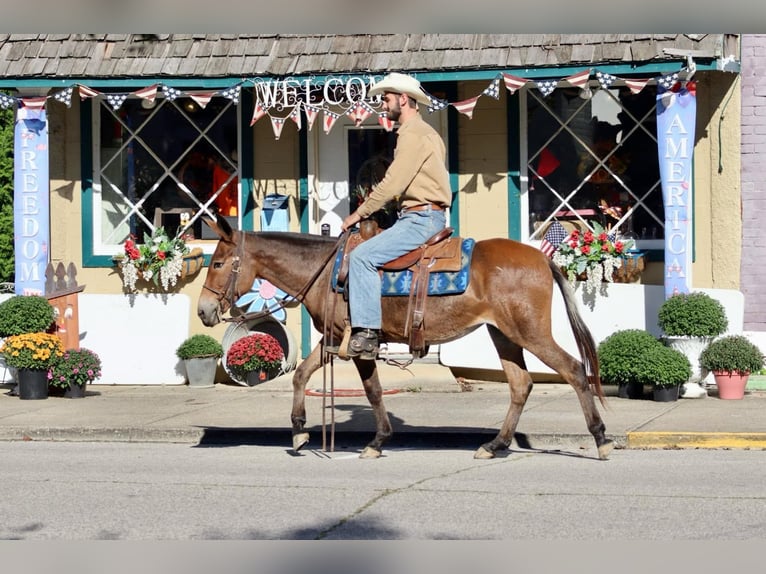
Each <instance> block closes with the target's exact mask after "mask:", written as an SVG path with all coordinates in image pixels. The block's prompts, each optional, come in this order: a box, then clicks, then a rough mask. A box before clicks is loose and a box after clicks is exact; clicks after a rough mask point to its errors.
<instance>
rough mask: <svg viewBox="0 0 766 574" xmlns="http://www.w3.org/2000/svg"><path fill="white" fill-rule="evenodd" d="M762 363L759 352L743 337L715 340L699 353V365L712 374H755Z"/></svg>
mask: <svg viewBox="0 0 766 574" xmlns="http://www.w3.org/2000/svg"><path fill="white" fill-rule="evenodd" d="M763 362H764V357H763V353H761V350H760V349H759V348H758V347H757V346H756V345H755V344H754V343H752V342H751V341H750V340H749V339H748V338H747V337H745V336H744V335H728V336H726V337H721V338H720V339H716V340H715V341H713V342H712V343H710V344H709V345H708V346H707V347H705V349H703V351H702V353H700V365H702V367H703V368H705V369H707V370H708V371H712V372H714V373H715V372H725V373H740V374H744V373H755V372H758V371H759V370H760V369H762V368H763Z"/></svg>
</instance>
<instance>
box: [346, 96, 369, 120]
mask: <svg viewBox="0 0 766 574" xmlns="http://www.w3.org/2000/svg"><path fill="white" fill-rule="evenodd" d="M373 113H375V110H373V109H372V107H371V106H370V104H368V103H367V102H365V101H362V100H360V101H359V102H357V103H356V104H355V105H353V106H351V107H350V108H349V109H348V110H347V111H346V115H347V116H348V117H350V118H351V119H352V120H354V123H355V124H356V125H360V124H361V123H363V122H364V120H366V119H367V118H369V117H370V116H371V115H372V114H373Z"/></svg>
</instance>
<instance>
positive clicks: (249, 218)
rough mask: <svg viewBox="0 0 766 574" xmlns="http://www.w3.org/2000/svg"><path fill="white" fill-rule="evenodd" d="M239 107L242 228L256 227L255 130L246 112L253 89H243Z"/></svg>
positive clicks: (208, 258) (250, 106)
mask: <svg viewBox="0 0 766 574" xmlns="http://www.w3.org/2000/svg"><path fill="white" fill-rule="evenodd" d="M238 108H239V109H238V113H239V133H240V138H239V139H240V146H241V148H242V149H241V154H240V157H239V160H240V161H239V170H240V183H241V190H240V194H241V195H240V198H239V204H240V205H241V206H242V229H255V199H254V198H253V190H254V188H255V183H254V181H255V159H254V158H255V155H254V154H255V143H254V141H253V136H254V132H253V130H252V129H250V117H249V116H248V114H246V113H244V110H251V109H253V92H252V91H251V90H242V91H241V92H240V100H239V106H238ZM209 263H210V255H206V256H205V264H206V265H207V264H209Z"/></svg>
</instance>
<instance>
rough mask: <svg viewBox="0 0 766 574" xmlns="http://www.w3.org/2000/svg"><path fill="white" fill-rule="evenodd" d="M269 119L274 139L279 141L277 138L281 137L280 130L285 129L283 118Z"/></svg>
mask: <svg viewBox="0 0 766 574" xmlns="http://www.w3.org/2000/svg"><path fill="white" fill-rule="evenodd" d="M269 117H271V127H272V129H273V130H274V137H275V138H276V139H279V136H281V135H282V128H283V127H285V118H275V117H272V116H269Z"/></svg>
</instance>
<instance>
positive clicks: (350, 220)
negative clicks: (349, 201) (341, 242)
mask: <svg viewBox="0 0 766 574" xmlns="http://www.w3.org/2000/svg"><path fill="white" fill-rule="evenodd" d="M361 220H362V218H361V217H359V214H358V213H357V212H356V211H355V212H354V213H352V214H351V215H349V216H348V217H346V219H344V220H343V224H342V225H341V226H340V228H341V229H342V230H343V231H348V230H349V229H350V228H351V227H353V226H354V225H356V224H357V223H359V222H360V221H361Z"/></svg>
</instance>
